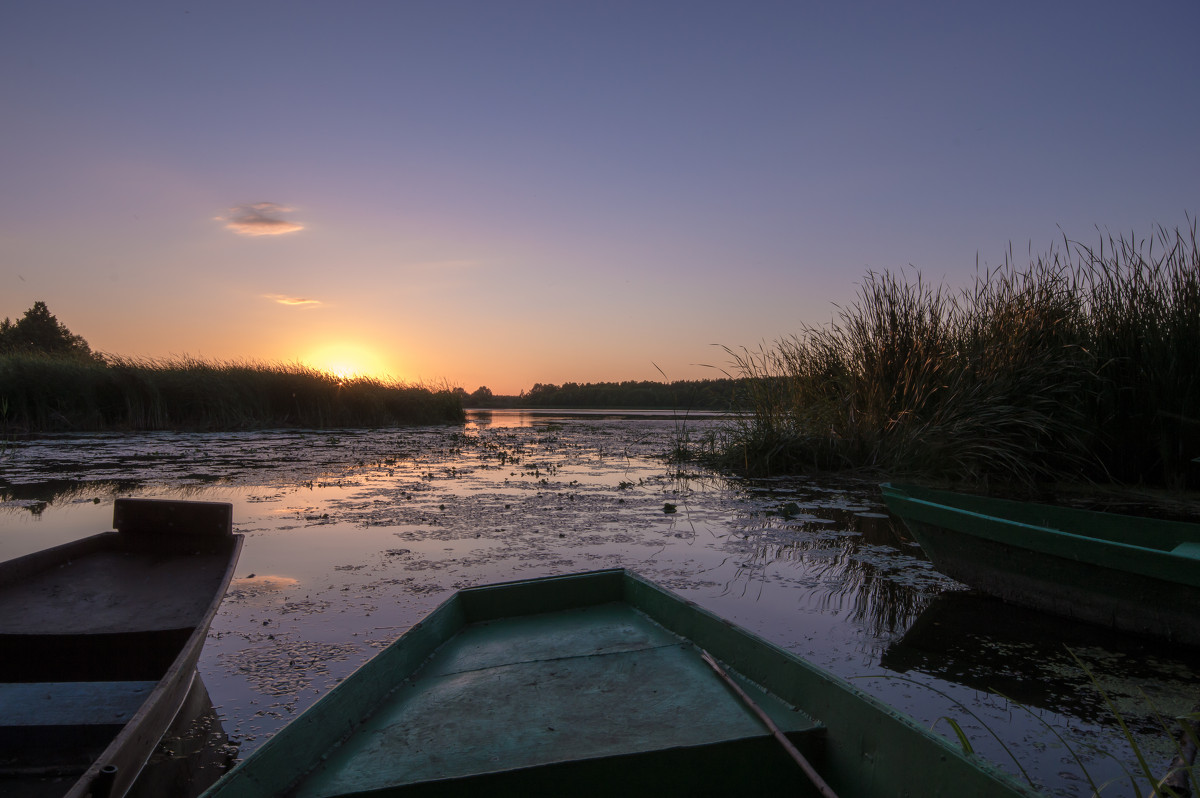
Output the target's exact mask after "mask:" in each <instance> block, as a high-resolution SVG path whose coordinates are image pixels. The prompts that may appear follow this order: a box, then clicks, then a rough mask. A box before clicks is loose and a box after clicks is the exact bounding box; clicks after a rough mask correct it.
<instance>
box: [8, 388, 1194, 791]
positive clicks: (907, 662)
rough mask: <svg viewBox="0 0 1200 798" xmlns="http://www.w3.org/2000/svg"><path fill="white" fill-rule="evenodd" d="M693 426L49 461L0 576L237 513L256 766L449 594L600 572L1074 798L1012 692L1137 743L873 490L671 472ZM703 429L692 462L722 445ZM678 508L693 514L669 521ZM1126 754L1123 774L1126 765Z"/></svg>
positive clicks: (30, 478) (53, 453)
mask: <svg viewBox="0 0 1200 798" xmlns="http://www.w3.org/2000/svg"><path fill="white" fill-rule="evenodd" d="M680 423H681V422H680V420H679V419H677V418H672V417H670V416H669V415H668V416H666V417H664V416H663V415H662V414H655V415H647V414H625V415H624V416H623V417H621V418H611V417H606V416H604V415H601V414H588V415H580V414H553V413H549V412H545V411H543V412H524V411H507V410H493V411H489V412H487V413H472V415H471V416H470V418H469V419H468V422H467V424H465V425H464V426H463V427H429V428H413V429H398V430H325V431H318V432H302V431H290V430H273V431H263V432H256V433H235V434H207V435H206V434H198V433H170V434H167V433H153V434H137V435H124V436H122V435H92V436H59V437H53V436H51V437H47V438H45V439H31V440H26V441H22V442H21V443H20V445H19V447H17V448H16V450H15V451H13V452H11V453H9V454H7V455H6V456H5V457H6V459H5V461H4V463H3V472H2V474H0V480H3V481H2V482H0V558H7V557H12V556H16V555H18V554H24V553H27V552H28V551H31V550H36V549H39V548H45V547H46V546H48V545H54V544H57V543H60V542H64V541H65V540H69V539H74V538H76V537H82V536H83V535H85V534H93V533H95V532H98V531H102V530H104V529H108V528H109V524H110V521H111V517H112V508H111V506H109V505H111V503H112V499H113V497H115V496H117V495H139V496H164V497H166V496H175V497H182V496H189V497H194V498H198V499H206V500H213V501H229V502H232V503H233V504H234V518H235V522H236V525H237V527H238V531H239V532H242V533H243V534H245V535H246V536H247V537H246V544H245V547H244V549H243V553H242V557H241V561H240V565H239V569H238V573H237V574H236V576H237V580H236V581H235V582H234V583H233V585H232V586H231V590H230V593H229V594H228V596H227V598H226V601H225V603H224V604H223V605H222V608H221V612H220V614H219V616H218V617H217V618H216V619H215V620H214V623H213V626H212V633H211V634H210V637H209V639H208V642H207V644H206V646H205V649H204V652H203V654H202V659H201V664H200V670H201V673H202V674H203V675H204V678H205V680H206V682H207V686H208V688H209V689H210V690H211V691H212V693H213V695H214V697H216V699H217V700H216V702H215V703H216V704H217V705H218V707H219V710H218V711H219V713H220V715H221V717H222V718H223V720H224V725H225V728H226V729H227V730H228V731H229V735H230V738H231V739H232V740H233V742H234V743H236V744H238V745H240V746H241V750H242V751H243V752H249V751H251V750H253V749H254V748H255V747H256V746H258V745H260V744H261V743H262V741H263V740H265V739H267V738H268V737H269V736H270V735H271V734H273V733H274V731H276V730H277V729H278V728H281V727H282V725H283V724H285V723H287V722H288V721H289V720H290V719H292V718H294V717H295V716H296V714H297V713H299V712H300V711H302V710H303V709H305V708H306V707H307V706H309V705H311V703H312V702H313V701H315V700H316V699H317V698H318V697H319V696H320V695H321V694H323V693H324V692H325V691H327V690H328V689H329V688H330V687H332V686H333V685H334V684H336V683H337V681H338V680H339V679H341V678H344V677H345V676H346V675H348V674H349V673H350V672H352V671H353V670H354V669H355V668H356V667H358V666H359V665H361V664H362V663H363V662H364V661H365V660H366V659H367V658H368V657H370V656H371V655H372V654H373V653H374V652H375V651H377V650H378V649H380V648H381V647H383V646H385V645H387V644H388V643H390V642H391V641H392V640H394V639H395V638H396V637H397V636H398V635H400V634H401V633H403V632H404V631H405V630H406V629H408V628H409V627H410V626H411V625H412V624H413V623H416V622H417V621H419V620H420V619H421V618H423V617H424V616H425V614H427V613H428V612H429V611H430V610H432V609H433V608H434V607H435V606H436V605H437V604H439V603H440V602H441V601H442V600H444V599H445V598H446V597H448V596H449V595H450V594H451V593H452V592H453V591H454V590H456V589H458V588H461V587H466V586H470V585H476V584H482V583H485V582H492V581H500V580H505V579H515V578H527V577H534V576H541V575H548V574H556V573H566V572H572V571H583V570H591V569H596V568H603V567H628V568H631V569H633V570H635V571H638V572H639V573H642V574H643V575H645V576H646V577H647V578H650V579H652V580H654V581H656V582H659V583H660V584H663V585H664V586H666V587H668V588H670V589H672V590H675V591H677V592H679V593H681V594H683V595H684V596H686V597H687V598H689V599H691V600H693V601H696V602H697V603H699V604H700V605H701V606H704V607H706V608H708V609H710V610H712V611H713V612H716V613H718V614H720V615H722V616H723V617H726V618H729V619H730V620H733V621H735V622H737V623H740V624H742V625H745V626H748V627H749V628H750V629H751V630H752V631H754V632H756V633H758V634H760V635H762V636H763V637H766V638H767V639H769V640H771V641H772V642H775V643H777V644H779V645H781V646H783V647H785V648H788V649H790V650H792V651H794V652H796V653H797V654H800V655H801V656H804V657H805V658H807V659H809V660H811V661H813V662H814V663H815V664H817V665H819V666H821V667H825V668H828V669H830V670H832V671H833V672H834V673H836V674H838V675H841V676H843V677H846V678H855V679H859V678H862V679H864V681H861V682H857V683H858V684H860V685H862V686H864V689H868V691H870V692H872V693H873V694H875V695H877V696H880V697H881V698H883V699H884V700H886V701H887V702H888V703H890V704H892V705H894V706H896V707H897V708H898V709H900V710H901V711H903V712H905V713H908V714H910V715H913V716H914V717H916V718H917V719H918V720H919V721H920V722H922V723H924V724H925V725H929V724H931V723H933V722H934V721H935V720H936V719H937V718H939V717H942V716H946V715H950V716H954V717H956V718H958V719H959V720H960V722H962V723H963V724H964V727H965V728H967V729H968V732H969V733H970V734H971V736H972V742H973V744H975V745H976V746H977V748H979V749H980V750H982V751H984V753H985V755H988V756H993V755H994V757H993V758H994V759H995V760H996V761H998V762H1001V763H1002V764H1003V762H1002V760H1003V759H1004V757H1005V756H1006V754H1004V752H1003V751H1002V750H1001V751H998V752H997V751H996V750H994V749H995V748H996V747H997V746H995V745H993V744H992V743H989V742H988V741H989V740H990V739H991V734H990V732H988V731H987V730H985V729H982V728H979V727H978V724H976V725H975V727H972V722H968V720H967V719H965V718H963V716H962V712H961V711H960V709H959V707H957V706H956V704H955V702H958V703H961V704H962V705H963V706H966V707H969V708H970V709H971V711H972V712H973V713H975V714H976V715H977V716H978V717H980V718H982V719H984V720H985V721H986V722H987V723H988V725H989V727H991V728H992V731H995V732H996V733H997V735H998V736H1000V737H1001V739H1003V740H1004V742H1005V746H1006V747H1008V748H1010V749H1012V750H1014V752H1016V753H1017V754H1018V755H1019V756H1021V758H1022V761H1023V764H1024V766H1025V767H1026V768H1027V769H1029V770H1030V771H1031V772H1033V773H1035V774H1036V775H1037V777H1038V778H1039V779H1040V780H1041V781H1042V782H1043V783H1045V784H1047V785H1048V789H1049V790H1050V791H1056V792H1059V793H1061V794H1065V795H1071V794H1080V792H1079V787H1078V783H1077V781H1076V780H1074V779H1075V777H1073V776H1065V775H1063V773H1064V772H1065V771H1064V767H1065V766H1064V765H1063V761H1062V759H1063V757H1062V752H1061V748H1060V747H1056V746H1059V745H1060V744H1059V743H1058V742H1057V740H1056V739H1055V737H1054V734H1052V733H1050V732H1049V731H1047V729H1046V728H1045V727H1044V726H1042V725H1039V724H1035V723H1023V722H1022V721H1021V720H1020V719H1019V718H1017V717H1014V714H1013V713H1012V711H1011V706H1010V705H1009V704H1008V702H1006V701H1004V700H1002V699H997V698H996V692H993V691H1003V692H1006V694H1007V691H1008V690H1012V691H1013V692H1014V693H1015V692H1016V691H1017V690H1018V688H1022V687H1024V688H1025V689H1026V690H1029V686H1028V685H1026V684H1025V682H1027V681H1028V682H1045V683H1047V684H1049V685H1051V687H1050V688H1048V689H1046V690H1044V691H1042V692H1043V693H1044V695H1042V694H1036V691H1030V692H1027V693H1025V694H1023V696H1019V695H1014V696H1013V697H1014V698H1016V699H1018V700H1022V701H1025V700H1028V702H1029V704H1030V706H1043V705H1044V706H1045V707H1046V710H1045V712H1046V713H1047V715H1046V718H1048V722H1049V723H1050V724H1051V725H1052V726H1053V728H1054V732H1055V733H1057V734H1061V735H1063V736H1064V737H1067V738H1070V739H1072V740H1086V741H1088V742H1096V743H1099V744H1103V745H1105V746H1111V747H1112V750H1117V747H1118V746H1120V745H1123V741H1121V739H1120V734H1119V731H1116V730H1114V726H1115V723H1114V722H1113V721H1112V720H1111V719H1106V718H1105V717H1104V714H1103V712H1102V711H1100V710H1098V709H1097V705H1096V704H1095V701H1094V700H1093V699H1090V698H1081V697H1080V696H1081V695H1082V694H1083V692H1084V688H1085V687H1086V685H1085V684H1083V683H1082V682H1081V681H1080V678H1079V675H1078V672H1077V671H1076V672H1074V673H1070V674H1068V673H1067V671H1068V670H1069V665H1070V663H1068V662H1065V661H1064V660H1063V659H1062V657H1061V655H1060V653H1057V652H1055V651H1054V650H1053V647H1052V646H1051V647H1049V648H1045V647H1043V648H1036V647H1035V648H1030V644H1028V643H1027V642H1023V638H1021V637H1020V634H1027V633H1028V628H1034V627H1036V626H1038V623H1037V622H1035V621H1034V620H1030V619H1018V620H1015V621H1014V622H1013V627H1014V628H1013V630H1012V632H1011V636H1010V637H1009V638H1008V640H1007V642H1005V639H1004V638H1003V636H1002V633H1001V632H1000V631H998V630H999V629H1000V628H1001V627H1000V626H998V625H997V623H998V622H993V620H991V619H993V618H999V617H1000V616H999V615H997V612H999V611H998V610H997V609H996V608H994V607H990V606H965V607H962V608H959V609H956V610H953V611H952V612H951V613H950V614H951V615H957V616H958V617H959V618H960V621H958V622H955V623H954V624H951V623H949V622H948V621H946V620H945V619H944V618H943V619H941V620H937V616H936V613H938V612H943V610H941V609H939V608H940V607H941V606H942V605H943V603H944V602H943V601H942V600H941V599H940V598H939V596H940V595H941V594H944V593H954V592H957V591H960V590H961V587H962V586H961V585H959V584H958V583H956V582H954V581H953V580H950V579H948V578H947V577H945V576H943V575H941V574H939V573H938V572H937V571H936V570H934V569H933V568H932V567H931V566H930V564H929V563H928V562H927V561H926V560H925V559H924V558H923V557H922V556H921V552H920V550H919V549H918V548H917V547H915V545H914V544H913V543H912V541H911V540H909V539H908V538H907V537H906V535H905V534H904V532H903V528H902V527H901V526H899V525H897V524H896V523H894V522H893V521H891V519H890V518H889V517H888V516H887V515H886V513H884V512H882V506H881V502H880V497H879V495H878V491H877V488H876V486H875V485H874V484H873V483H871V482H856V481H846V480H840V481H830V480H823V479H804V478H798V479H777V480H762V481H754V482H746V481H741V480H736V479H727V478H724V477H722V476H720V475H717V474H712V473H709V472H706V471H704V470H703V469H701V468H699V467H696V466H694V465H692V464H686V465H684V466H680V465H679V464H673V463H670V462H668V460H667V459H666V457H665V455H666V453H667V452H669V451H670V449H671V447H672V444H673V443H674V442H675V440H676V439H677V437H678V435H679V434H680ZM686 423H687V424H688V425H689V426H688V434H689V435H691V436H692V437H693V439H695V438H696V437H699V436H703V435H704V434H706V433H707V432H708V431H712V430H713V429H714V427H715V426H716V425H719V424H720V423H721V422H720V421H719V420H714V419H708V420H697V419H695V418H690V419H689V420H688V421H687V422H686ZM706 425H707V426H706ZM97 499H99V503H96V500H97ZM31 502H35V503H36V502H40V503H42V505H43V506H42V508H41V509H40V510H39V512H40V515H34V514H33V512H32V511H31V509H30V505H29V503H31ZM667 504H670V505H674V506H675V507H676V508H677V512H675V513H665V512H664V506H665V505H667ZM943 614H944V612H943ZM929 617H932V618H935V620H934V621H927V618H929ZM993 626H995V629H993ZM923 627H927V628H930V629H933V630H934V631H933V632H931V633H928V634H926V633H924V632H922V631H921V630H922V628H923ZM1070 631H1071V630H1067V629H1058V630H1057V631H1053V632H1052V635H1053V636H1057V637H1062V638H1064V639H1066V637H1065V636H1066V635H1067V633H1068V632H1070ZM1004 634H1007V633H1004ZM1078 634H1080V635H1081V637H1080V638H1078V639H1075V643H1076V645H1077V646H1078V648H1077V650H1079V651H1083V652H1085V653H1087V656H1088V657H1090V658H1091V659H1089V660H1088V661H1089V662H1094V663H1096V667H1095V670H1097V671H1102V672H1105V673H1115V674H1118V675H1119V674H1123V673H1131V674H1135V678H1137V679H1141V678H1142V677H1141V675H1139V673H1138V672H1136V671H1135V670H1133V669H1132V668H1129V667H1128V666H1127V664H1125V663H1128V662H1130V661H1132V660H1133V659H1134V658H1135V657H1138V656H1142V658H1143V659H1145V660H1146V661H1153V662H1156V663H1159V665H1156V666H1155V670H1154V672H1153V673H1146V674H1145V681H1143V682H1139V684H1140V685H1141V686H1142V687H1143V689H1145V690H1146V691H1147V692H1148V693H1149V694H1154V695H1157V694H1159V693H1162V694H1167V693H1175V694H1188V692H1189V689H1188V688H1187V685H1186V683H1185V682H1184V681H1183V680H1182V678H1181V677H1178V675H1177V674H1175V671H1174V670H1173V669H1174V668H1175V667H1176V665H1178V664H1179V663H1180V662H1184V663H1185V665H1186V666H1187V667H1193V666H1194V665H1197V664H1200V663H1189V662H1188V661H1187V660H1186V659H1181V658H1179V657H1176V658H1175V659H1171V658H1170V657H1169V656H1167V655H1168V654H1169V653H1170V652H1160V653H1155V654H1153V655H1150V654H1145V653H1143V654H1140V655H1139V654H1138V653H1137V652H1125V653H1123V649H1121V648H1120V647H1119V646H1117V647H1114V646H1115V644H1112V643H1111V642H1110V641H1107V640H1106V639H1105V638H1097V637H1095V636H1094V635H1091V634H1089V633H1085V632H1083V631H1078ZM989 635H990V636H989ZM1071 639H1074V638H1071ZM1172 663H1174V664H1172ZM1041 666H1045V668H1046V669H1048V670H1046V671H1043V670H1041V669H1040V667H1041ZM1064 674H1066V675H1064ZM901 675H902V676H903V680H901V679H899V678H897V677H899V676H901ZM914 682H920V683H921V684H922V685H924V686H928V687H929V688H930V689H929V690H924V689H911V687H912V684H913V683H914ZM1190 689H1191V693H1192V694H1193V695H1192V697H1194V688H1190ZM1125 694H1130V693H1128V692H1127V693H1125ZM946 696H952V697H953V700H951V699H949V698H946ZM1164 703H1168V702H1164ZM1039 723H1040V721H1039ZM1138 728H1139V729H1140V728H1142V725H1141V724H1140V723H1139V725H1138ZM1139 733H1140V732H1139ZM989 746H991V748H989ZM1117 756H1118V759H1116V760H1113V761H1114V762H1116V764H1109V765H1106V767H1108V772H1109V773H1113V772H1116V771H1119V770H1120V767H1121V763H1122V762H1128V761H1129V757H1128V756H1127V755H1126V754H1125V753H1123V752H1122V753H1118V754H1117ZM1121 757H1124V759H1121ZM1009 765H1010V766H1011V763H1009ZM1072 767H1073V766H1072ZM1083 794H1086V793H1083Z"/></svg>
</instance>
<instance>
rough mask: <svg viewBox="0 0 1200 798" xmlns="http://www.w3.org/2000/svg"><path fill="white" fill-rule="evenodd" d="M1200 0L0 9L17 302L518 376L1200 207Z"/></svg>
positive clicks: (668, 349) (769, 336)
mask: <svg viewBox="0 0 1200 798" xmlns="http://www.w3.org/2000/svg"><path fill="white" fill-rule="evenodd" d="M1197 30H1200V2H1196V0H1186V1H1182V0H1181V1H1179V2H1142V3H1138V4H1129V3H1123V4H1117V3H1104V2H1086V3H1083V2H1080V3H1073V2H1037V3H1020V2H1017V3H989V4H986V5H985V4H980V3H961V2H956V3H945V4H920V5H914V4H902V3H870V4H851V3H845V4H842V3H804V2H728V3H715V2H681V3H668V2H651V1H650V0H642V2H568V1H567V0H561V1H559V2H503V0H489V1H488V2H462V3H457V2H399V1H397V2H386V3H385V2H373V3H372V2H337V3H332V2H330V3H316V2H303V3H293V2H253V3H225V2H204V3H195V4H190V5H189V4H175V3H162V2H145V3H133V2H112V3H107V2H105V3H97V2H78V3H60V2H36V3H7V4H4V6H3V7H2V8H0V108H2V113H0V141H2V142H3V147H2V148H0V175H2V178H0V299H2V300H3V301H2V302H0V317H3V316H9V317H13V318H16V317H19V316H20V315H21V314H22V313H23V312H24V311H25V309H27V308H28V307H29V306H30V305H32V304H33V302H34V301H36V300H43V301H45V302H46V303H47V304H48V305H49V307H50V309H51V311H52V312H54V313H55V314H56V315H57V316H58V317H59V319H60V320H61V321H63V322H64V323H66V324H67V326H68V327H70V329H71V330H72V332H75V333H78V334H81V335H83V336H84V337H85V338H86V339H87V340H88V341H89V342H90V343H91V344H92V346H93V348H95V349H98V350H100V351H104V352H110V353H114V354H122V355H131V356H146V357H168V356H180V355H189V356H196V357H203V358H208V359H216V360H269V361H284V362H290V361H305V362H310V363H314V364H316V365H321V366H327V367H331V368H349V369H359V370H371V371H377V372H380V371H381V372H386V373H389V374H391V375H393V376H396V377H399V378H402V379H408V380H427V381H442V380H446V381H449V382H450V383H452V384H455V385H461V386H462V387H464V388H466V389H467V390H468V391H471V390H474V389H475V388H476V387H478V386H480V385H487V386H488V387H490V388H491V389H492V390H493V391H495V392H497V393H516V392H519V391H520V390H522V389H527V388H529V387H530V386H532V385H533V383H534V382H565V381H569V380H574V381H599V380H623V379H661V378H662V375H661V374H660V373H659V371H658V370H657V368H656V366H657V367H658V368H661V369H662V372H663V373H665V374H666V375H667V376H668V377H669V378H671V379H686V378H697V377H710V376H719V372H717V371H714V370H712V369H706V368H702V367H700V366H698V365H696V364H713V365H717V366H722V365H727V361H728V358H727V357H726V356H725V354H724V353H723V352H722V351H721V350H720V348H719V347H714V344H718V345H726V346H730V347H734V348H737V347H741V346H748V347H751V348H753V347H756V346H757V345H759V344H760V343H762V342H767V343H769V342H770V341H772V340H775V339H777V338H780V337H782V336H787V335H789V334H792V333H795V332H797V331H799V329H800V327H801V325H802V324H805V323H808V324H821V323H824V322H827V321H828V320H829V319H830V318H831V317H832V316H833V314H834V312H835V308H834V304H835V303H840V304H845V303H848V302H850V301H852V300H853V298H854V293H855V290H856V284H857V283H858V282H859V281H861V279H862V277H863V276H864V274H865V273H866V271H867V270H868V269H874V270H876V271H879V270H885V269H899V268H904V267H906V266H907V265H909V264H911V265H913V266H914V267H916V268H918V269H919V270H920V271H921V272H922V274H923V275H924V277H925V278H926V279H928V280H933V281H935V282H936V281H939V280H943V281H945V282H947V283H949V284H952V285H955V286H958V285H965V284H967V283H968V282H969V281H970V280H971V279H972V277H973V275H974V273H975V265H976V256H977V255H978V257H979V260H980V261H981V262H984V263H989V264H993V265H994V264H996V263H998V262H1002V261H1003V260H1004V254H1005V251H1006V250H1007V248H1008V245H1009V243H1010V242H1011V243H1012V245H1013V249H1014V251H1015V252H1017V253H1018V255H1019V257H1021V258H1024V255H1025V253H1027V252H1028V249H1029V247H1030V245H1032V247H1033V250H1034V252H1035V253H1039V252H1045V251H1047V250H1048V249H1049V248H1050V246H1051V245H1053V244H1055V243H1056V242H1061V239H1062V236H1063V234H1064V233H1065V234H1066V235H1068V236H1069V237H1070V238H1073V239H1077V240H1082V241H1083V242H1085V243H1097V242H1098V241H1099V236H1100V233H1099V232H1097V229H1096V228H1097V226H1098V227H1099V228H1100V229H1101V230H1103V231H1107V232H1111V233H1113V234H1120V233H1126V234H1128V233H1130V232H1136V233H1137V234H1138V235H1139V236H1143V235H1149V234H1150V233H1151V232H1152V226H1153V225H1154V224H1156V223H1157V224H1162V225H1165V226H1167V227H1176V226H1181V225H1184V224H1185V223H1186V221H1187V220H1186V217H1185V214H1189V213H1190V214H1192V216H1193V217H1194V216H1195V214H1196V212H1197V210H1198V209H1200V196H1198V193H1197V187H1198V186H1200V147H1198V145H1197V141H1200V109H1198V105H1200V104H1198V103H1197V102H1196V95H1197V84H1198V82H1200V81H1198V78H1200V47H1197V46H1196V43H1195V36H1196V31H1197Z"/></svg>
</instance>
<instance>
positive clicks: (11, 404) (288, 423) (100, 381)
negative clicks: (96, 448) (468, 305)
mask: <svg viewBox="0 0 1200 798" xmlns="http://www.w3.org/2000/svg"><path fill="white" fill-rule="evenodd" d="M0 403H2V404H3V406H4V408H5V410H6V412H5V414H4V415H3V417H0V424H3V430H7V431H10V432H14V431H21V432H45V431H53V430H67V429H69V430H107V429H136V430H158V429H202V430H212V429H248V428H265V427H310V428H328V427H364V426H366V427H371V426H389V425H395V424H430V423H447V422H449V423H460V422H462V421H463V420H464V418H465V416H464V413H463V409H462V403H461V401H460V399H459V398H458V397H457V396H455V395H454V393H453V392H451V391H450V390H448V389H445V388H441V389H434V388H429V387H425V386H413V385H406V384H402V383H387V382H382V381H380V380H376V379H372V378H369V377H354V378H349V379H340V378H338V377H336V376H334V375H332V374H328V373H326V372H322V371H318V370H316V369H312V368H309V367H307V366H303V365H298V364H291V365H279V364H261V363H215V362H208V361H201V360H195V359H191V358H184V359H178V360H170V361H157V360H132V359H128V358H115V357H111V358H107V359H105V360H103V361H80V360H71V359H64V358H54V357H45V356H35V355H6V356H3V357H0Z"/></svg>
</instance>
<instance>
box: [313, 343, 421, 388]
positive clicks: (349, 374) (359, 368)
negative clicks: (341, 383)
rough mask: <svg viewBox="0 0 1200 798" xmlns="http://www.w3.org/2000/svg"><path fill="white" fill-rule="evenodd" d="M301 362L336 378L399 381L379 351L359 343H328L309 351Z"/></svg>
mask: <svg viewBox="0 0 1200 798" xmlns="http://www.w3.org/2000/svg"><path fill="white" fill-rule="evenodd" d="M301 362H303V363H304V364H305V365H306V366H311V367H312V368H315V369H318V370H320V371H324V372H326V373H328V374H332V375H333V376H335V377H337V378H338V379H353V378H354V377H368V378H370V379H376V380H380V381H382V382H400V381H401V379H400V378H399V377H398V376H397V375H396V373H395V370H394V369H393V368H391V366H390V365H389V364H388V363H387V361H386V360H385V359H384V358H383V357H382V356H381V355H379V353H377V352H375V351H373V350H371V349H369V348H367V347H364V346H361V345H359V344H350V343H339V344H329V345H327V346H323V347H321V348H320V349H317V350H315V351H313V352H311V353H309V354H308V356H306V357H304V358H302V360H301Z"/></svg>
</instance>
